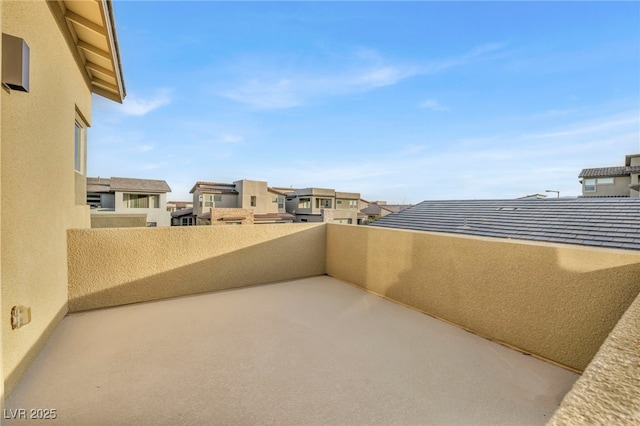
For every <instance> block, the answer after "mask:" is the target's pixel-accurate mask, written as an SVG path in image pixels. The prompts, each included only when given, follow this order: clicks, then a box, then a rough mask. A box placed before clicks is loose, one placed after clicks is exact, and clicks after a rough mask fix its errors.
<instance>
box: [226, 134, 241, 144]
mask: <svg viewBox="0 0 640 426" xmlns="http://www.w3.org/2000/svg"><path fill="white" fill-rule="evenodd" d="M221 139H222V142H225V143H238V142H242V141H243V140H244V138H243V137H242V136H240V135H232V134H229V133H224V134H223V135H222V137H221Z"/></svg>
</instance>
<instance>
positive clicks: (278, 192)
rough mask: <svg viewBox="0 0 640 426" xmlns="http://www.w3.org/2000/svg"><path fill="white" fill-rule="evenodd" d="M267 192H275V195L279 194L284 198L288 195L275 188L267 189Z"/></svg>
mask: <svg viewBox="0 0 640 426" xmlns="http://www.w3.org/2000/svg"><path fill="white" fill-rule="evenodd" d="M267 191H269V192H273V193H274V194H278V195H283V196H286V195H287V194H286V193H284V192H282V191H280V190H278V189H275V188H273V187H271V186H269V187H267Z"/></svg>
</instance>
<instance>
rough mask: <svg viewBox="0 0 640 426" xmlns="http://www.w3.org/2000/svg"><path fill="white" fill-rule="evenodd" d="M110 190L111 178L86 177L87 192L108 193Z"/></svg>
mask: <svg viewBox="0 0 640 426" xmlns="http://www.w3.org/2000/svg"><path fill="white" fill-rule="evenodd" d="M110 191H111V179H105V178H101V177H97V178H92V177H88V178H87V192H89V193H91V192H93V193H98V192H102V193H109V192H110Z"/></svg>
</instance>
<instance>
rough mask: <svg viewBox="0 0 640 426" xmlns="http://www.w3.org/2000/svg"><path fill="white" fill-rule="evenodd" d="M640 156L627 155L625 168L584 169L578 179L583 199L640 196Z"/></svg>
mask: <svg viewBox="0 0 640 426" xmlns="http://www.w3.org/2000/svg"><path fill="white" fill-rule="evenodd" d="M639 176H640V154H633V155H627V156H626V157H625V164H624V166H614V167H597V168H592V169H583V170H582V171H581V172H580V174H579V175H578V177H579V178H580V183H581V184H582V196H583V197H632V198H637V197H639V196H640V178H639Z"/></svg>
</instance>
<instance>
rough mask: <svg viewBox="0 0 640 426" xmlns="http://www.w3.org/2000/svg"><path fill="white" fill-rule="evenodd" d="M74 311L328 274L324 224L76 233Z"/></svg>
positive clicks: (71, 245) (71, 241)
mask: <svg viewBox="0 0 640 426" xmlns="http://www.w3.org/2000/svg"><path fill="white" fill-rule="evenodd" d="M67 237H68V251H69V257H68V258H69V311H70V312H77V311H84V310H88V309H97V308H104V307H109V306H118V305H126V304H129V303H137V302H146V301H150V300H158V299H165V298H169V297H175V296H185V295H190V294H196V293H205V292H210V291H216V290H226V289H230V288H236V287H243V286H248V285H256V284H265V283H271V282H276V281H284V280H290V279H296V278H304V277H309V276H316V275H323V274H324V273H325V253H326V228H325V227H324V226H323V225H322V224H318V225H309V224H290V225H286V226H284V225H281V224H273V225H243V226H193V227H174V228H115V229H77V230H70V231H68V234H67Z"/></svg>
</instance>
